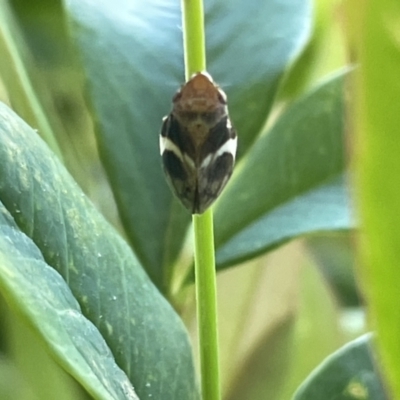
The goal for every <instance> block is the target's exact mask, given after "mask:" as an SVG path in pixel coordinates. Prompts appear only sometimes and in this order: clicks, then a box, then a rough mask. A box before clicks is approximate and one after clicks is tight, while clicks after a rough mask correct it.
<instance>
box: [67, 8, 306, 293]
mask: <svg viewBox="0 0 400 400" xmlns="http://www.w3.org/2000/svg"><path fill="white" fill-rule="evenodd" d="M65 5H66V10H67V13H69V16H70V20H71V22H72V24H71V26H72V33H73V37H74V38H75V39H76V42H77V44H78V48H79V50H80V52H81V54H82V60H83V65H84V69H85V72H86V75H87V78H88V82H89V96H90V101H91V103H92V104H93V107H94V111H95V114H96V120H97V127H98V133H97V136H98V143H99V147H100V153H101V156H102V159H103V162H104V165H105V167H106V170H107V173H108V176H109V179H110V182H111V186H112V188H113V191H114V195H115V198H116V200H117V203H118V207H119V211H120V214H121V217H122V221H123V223H124V226H125V229H126V231H127V234H128V237H129V238H130V241H131V243H132V245H133V247H134V249H135V251H136V253H137V255H138V257H139V259H140V260H141V261H142V263H143V265H144V266H145V268H146V270H147V271H148V273H149V275H150V277H151V278H152V279H153V281H154V282H155V283H156V284H157V286H158V287H160V288H161V289H162V291H167V288H168V285H169V276H170V270H169V269H170V268H171V264H172V263H173V261H174V260H175V259H176V256H177V254H178V252H179V250H180V248H181V245H182V241H183V238H184V235H185V233H186V228H187V225H188V223H189V220H190V218H189V215H188V214H187V212H186V210H184V209H183V208H182V207H181V205H180V204H178V203H177V201H176V200H175V199H174V198H173V196H172V194H171V192H170V190H169V188H168V187H167V184H166V183H165V179H164V176H163V173H162V170H161V162H160V156H159V150H158V134H159V131H160V126H161V119H162V117H163V116H164V115H165V114H167V113H168V112H169V110H170V108H171V99H172V96H173V94H174V93H175V91H176V90H177V89H178V87H179V86H180V84H181V83H182V82H183V80H184V66H183V51H182V30H181V25H182V23H181V15H180V13H181V12H180V2H179V1H175V0H167V1H160V0H152V1H147V2H146V4H145V6H144V5H143V2H140V1H131V0H116V1H113V2H110V1H108V0H102V1H97V2H95V3H93V2H92V1H89V0H65ZM205 11H206V15H205V19H206V36H207V57H208V69H209V72H210V73H211V74H212V75H213V76H214V78H215V79H216V81H217V82H219V83H220V84H221V85H222V86H223V87H224V88H225V89H226V91H227V93H228V97H229V99H230V100H229V101H230V111H231V114H232V119H233V122H234V124H235V126H236V127H237V129H238V131H239V133H240V153H243V152H244V151H245V150H246V149H247V148H248V147H249V146H250V144H251V143H252V142H253V141H254V139H255V137H256V136H257V135H258V134H259V133H260V130H261V127H262V126H263V125H264V123H265V120H266V118H267V115H268V112H269V110H270V108H271V105H272V102H273V99H274V97H275V94H276V91H277V88H278V84H279V82H280V79H281V77H282V74H283V72H284V70H285V69H286V66H287V64H288V62H289V61H290V60H291V59H292V58H293V57H294V55H295V54H296V53H297V52H298V51H299V50H300V48H301V46H302V45H303V44H304V42H305V40H306V38H307V36H308V33H309V26H310V20H311V11H310V2H309V1H304V0H291V1H286V2H284V3H282V2H281V1H279V0H272V1H263V0H250V1H247V2H242V1H240V0H231V1H228V2H226V1H223V0H209V1H206V2H205Z"/></svg>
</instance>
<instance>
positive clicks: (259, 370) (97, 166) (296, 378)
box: [0, 0, 366, 400]
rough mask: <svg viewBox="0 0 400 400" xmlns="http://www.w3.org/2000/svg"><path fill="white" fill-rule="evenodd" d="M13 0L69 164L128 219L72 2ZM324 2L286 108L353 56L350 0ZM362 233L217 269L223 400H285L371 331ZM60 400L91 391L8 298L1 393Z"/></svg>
mask: <svg viewBox="0 0 400 400" xmlns="http://www.w3.org/2000/svg"><path fill="white" fill-rule="evenodd" d="M10 4H11V6H12V9H13V11H14V12H15V14H14V16H15V18H16V20H15V23H16V24H17V25H18V26H19V27H20V28H22V32H23V40H24V41H25V43H26V45H27V49H26V54H25V56H26V65H27V67H28V69H29V74H30V77H31V79H32V81H33V84H34V86H35V87H38V88H40V91H38V92H37V95H38V96H39V97H40V100H41V102H42V104H43V105H44V108H45V109H46V110H47V111H48V113H47V114H48V115H49V116H50V118H51V119H52V120H51V124H52V126H54V127H56V129H54V131H55V133H56V135H57V140H58V143H59V144H60V147H62V148H63V154H64V158H65V163H66V165H67V168H68V170H69V171H70V173H71V174H72V175H73V177H74V178H75V180H76V181H77V182H78V183H79V185H80V186H81V187H82V188H83V190H84V191H85V193H86V194H87V195H88V196H89V197H90V198H91V199H92V201H93V202H94V203H95V205H96V206H97V208H98V209H99V210H100V211H101V212H102V213H103V214H104V215H105V216H106V218H107V219H108V220H109V221H111V222H112V224H113V225H115V226H117V227H118V226H120V221H119V220H118V214H117V212H116V207H115V204H114V200H113V196H112V193H111V190H110V188H109V186H108V182H107V179H106V177H105V174H104V171H103V168H102V166H101V163H100V161H99V156H98V152H97V148H96V142H95V138H94V133H93V121H92V120H91V116H90V112H89V111H88V109H87V105H86V103H85V100H84V94H83V88H84V87H85V84H86V83H85V78H84V76H82V74H81V71H80V68H79V67H78V64H77V55H76V54H75V52H74V49H73V46H72V45H71V43H70V41H69V39H68V34H67V30H66V26H65V21H64V19H63V14H62V5H61V3H60V2H59V1H55V0H38V1H30V0H12V1H11V2H10ZM143 6H145V5H143ZM314 6H315V11H314V12H315V23H314V27H313V34H312V38H311V40H310V42H309V44H308V45H307V47H306V49H305V50H304V52H303V53H302V55H301V56H300V57H299V58H298V59H297V61H296V62H295V63H294V64H293V65H292V67H291V69H290V71H289V72H288V74H287V75H286V79H285V83H284V85H283V87H282V89H281V91H280V93H279V98H278V101H277V102H276V105H275V107H276V109H275V111H276V112H278V111H279V110H280V109H281V108H282V106H283V105H284V104H286V103H287V102H288V101H290V100H291V99H293V98H294V97H297V96H299V95H300V94H302V93H304V92H305V91H306V90H307V89H309V88H310V87H311V86H313V85H314V84H315V82H316V81H317V80H319V79H320V78H321V77H323V76H325V75H326V74H327V73H329V72H331V71H335V70H337V69H338V68H339V67H341V66H344V65H348V64H349V62H350V61H354V57H355V54H354V53H353V52H352V50H351V49H352V46H351V40H352V39H351V30H350V29H349V26H348V24H347V23H346V10H345V8H344V5H343V2H342V1H339V0H315V4H314ZM3 40H4V38H3ZM2 43H4V42H2ZM0 50H2V51H4V47H2V48H1V49H0ZM1 63H2V61H1V57H0V67H1V68H0V72H1V79H3V80H4V79H9V76H8V75H7V67H6V66H5V65H1ZM17 97H18V90H16V91H15V92H6V91H5V89H4V81H3V82H1V81H0V100H2V101H4V102H6V103H7V102H9V101H10V100H12V101H18V99H14V98H17ZM49 111H50V112H49ZM28 122H30V121H28ZM121 233H122V234H123V232H122V230H121ZM355 235H356V233H354V232H343V233H335V234H323V235H313V236H312V237H309V238H303V239H298V240H295V241H294V242H291V243H290V244H287V245H284V246H283V247H281V248H279V249H278V250H275V251H273V252H272V253H270V254H269V255H268V256H262V257H259V258H257V259H255V260H253V261H251V262H248V263H245V264H244V265H241V266H238V267H235V268H231V269H228V270H225V271H222V272H220V273H219V275H218V288H219V308H220V330H221V333H220V337H221V338H223V339H222V340H221V357H222V360H221V362H222V365H221V370H222V379H223V393H224V398H225V399H227V400H239V399H244V398H249V399H250V398H251V399H253V400H257V399H269V400H287V399H289V398H290V397H291V396H292V394H293V393H294V391H295V390H296V388H297V387H298V386H299V384H300V383H301V382H302V381H303V380H304V379H305V377H306V376H307V375H308V374H309V373H310V371H311V370H312V369H313V368H315V367H316V366H317V365H318V364H319V363H320V362H321V360H322V359H323V358H325V357H326V356H327V355H329V354H330V353H332V352H333V351H334V350H336V349H338V348H339V347H340V346H341V345H343V344H344V343H346V342H348V341H349V340H351V339H353V338H355V337H357V336H359V335H360V334H362V333H363V332H365V330H366V325H365V318H364V311H363V306H362V301H361V298H360V297H361V296H360V293H359V291H358V289H357V285H356V280H355V277H354V273H353V271H354V267H355V253H354V243H355V237H354V236H355ZM185 257H186V255H185V254H183V256H182V258H183V259H185ZM183 263H184V262H183ZM180 296H181V297H180V298H179V299H178V300H177V303H178V307H179V308H180V310H181V314H182V315H183V316H184V320H185V322H186V324H187V326H188V327H189V329H190V331H191V334H192V337H193V339H195V329H194V328H195V325H194V304H193V293H192V288H188V289H187V290H186V292H185V293H184V295H183V294H182V293H181V295H180ZM181 299H184V300H181ZM243 326H246V329H242V328H243ZM193 343H196V341H195V340H193ZM232 348H235V349H236V351H235V352H233V351H232ZM39 365H40V368H38V366H39ZM55 398H57V399H60V400H67V399H87V398H89V397H88V395H87V394H86V393H85V391H84V390H83V389H82V388H81V387H80V386H79V384H77V383H76V382H75V381H74V380H73V379H72V378H70V377H69V376H68V375H67V374H66V373H64V372H63V370H62V369H61V368H60V367H58V366H57V365H56V364H55V363H54V362H53V361H52V359H51V358H50V357H49V356H47V353H46V352H45V350H44V349H43V348H42V345H41V344H40V343H39V341H38V340H37V338H36V337H35V336H34V335H33V334H32V332H31V331H30V330H29V328H27V327H26V326H25V325H24V324H22V323H21V321H20V320H19V316H18V315H15V314H13V313H12V312H10V310H9V309H8V308H7V305H6V303H5V302H4V301H3V300H1V301H0V399H18V400H31V399H32V400H33V399H38V400H46V399H48V400H50V399H51V400H53V399H55Z"/></svg>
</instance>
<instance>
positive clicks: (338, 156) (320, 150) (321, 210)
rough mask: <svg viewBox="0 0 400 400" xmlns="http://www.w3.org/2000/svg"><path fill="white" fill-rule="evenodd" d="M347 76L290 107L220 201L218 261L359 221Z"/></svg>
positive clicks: (250, 254) (227, 262) (230, 260)
mask: <svg viewBox="0 0 400 400" xmlns="http://www.w3.org/2000/svg"><path fill="white" fill-rule="evenodd" d="M345 75H346V74H345V73H343V72H341V73H340V74H338V75H337V76H335V77H334V78H332V79H330V80H329V81H327V82H325V83H323V84H322V85H321V86H319V87H318V88H317V89H315V90H314V91H313V92H311V93H309V94H308V95H306V96H305V97H303V98H301V99H299V100H298V101H297V102H296V103H294V104H293V105H292V106H290V107H289V108H288V109H287V110H286V111H285V112H284V113H283V114H282V115H281V116H280V118H279V119H278V121H277V122H276V124H275V125H274V126H273V128H272V129H271V131H270V132H269V133H268V134H266V135H263V136H262V137H260V139H259V140H258V141H257V143H256V144H255V146H254V147H253V149H252V150H251V152H250V153H249V154H248V155H247V157H246V158H245V159H244V160H243V165H239V168H237V171H236V173H234V175H233V177H232V180H231V182H230V184H229V185H228V187H227V189H226V190H225V193H224V196H223V197H222V198H221V199H220V201H219V202H218V203H217V205H216V211H215V226H216V230H215V237H216V239H215V240H216V247H217V263H218V265H219V267H225V266H228V265H232V264H234V263H237V262H239V261H243V260H245V259H248V258H250V257H254V256H255V255H257V254H260V253H262V252H265V251H267V250H269V249H271V248H273V247H275V246H278V245H279V244H281V243H283V242H285V241H288V240H290V239H292V238H294V237H296V236H299V235H304V234H308V233H311V232H315V231H324V230H338V229H348V228H350V227H351V226H352V221H351V217H350V211H349V204H348V196H347V191H346V185H345V179H344V175H343V174H344V170H345V151H344V140H343V135H344V104H343V103H344V102H343V97H344V96H343V85H344V77H345Z"/></svg>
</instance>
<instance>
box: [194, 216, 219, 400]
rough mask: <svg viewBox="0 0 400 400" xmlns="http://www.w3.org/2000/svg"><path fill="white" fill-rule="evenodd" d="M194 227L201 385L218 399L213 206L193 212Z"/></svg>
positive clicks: (208, 397) (206, 396)
mask: <svg viewBox="0 0 400 400" xmlns="http://www.w3.org/2000/svg"><path fill="white" fill-rule="evenodd" d="M193 227H194V237H195V271H196V300H197V319H198V330H199V348H200V364H201V387H202V393H203V400H219V399H220V383H219V360H218V322H217V289H216V286H217V285H216V279H215V278H216V277H215V259H214V233H213V215H212V211H211V209H208V210H207V211H206V212H205V213H204V214H202V215H193Z"/></svg>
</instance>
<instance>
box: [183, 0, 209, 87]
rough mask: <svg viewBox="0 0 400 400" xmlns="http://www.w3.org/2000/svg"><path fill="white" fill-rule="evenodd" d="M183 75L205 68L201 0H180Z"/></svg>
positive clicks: (189, 75) (187, 77) (187, 76)
mask: <svg viewBox="0 0 400 400" xmlns="http://www.w3.org/2000/svg"><path fill="white" fill-rule="evenodd" d="M182 22H183V48H184V55H185V76H186V80H188V79H189V78H190V77H191V76H192V75H193V74H194V73H195V72H200V71H205V70H206V46H205V35H204V10H203V1H202V0H182Z"/></svg>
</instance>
